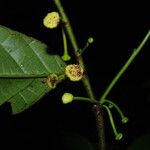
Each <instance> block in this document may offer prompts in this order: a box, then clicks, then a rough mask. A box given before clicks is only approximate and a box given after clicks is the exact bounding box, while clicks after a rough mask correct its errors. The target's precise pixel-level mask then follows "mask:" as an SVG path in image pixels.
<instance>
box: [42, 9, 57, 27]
mask: <svg viewBox="0 0 150 150" xmlns="http://www.w3.org/2000/svg"><path fill="white" fill-rule="evenodd" d="M59 22H60V16H59V13H57V12H51V13H48V14H47V15H46V17H45V18H44V19H43V24H44V26H45V27H47V28H50V29H53V28H56V27H57V26H58V24H59Z"/></svg>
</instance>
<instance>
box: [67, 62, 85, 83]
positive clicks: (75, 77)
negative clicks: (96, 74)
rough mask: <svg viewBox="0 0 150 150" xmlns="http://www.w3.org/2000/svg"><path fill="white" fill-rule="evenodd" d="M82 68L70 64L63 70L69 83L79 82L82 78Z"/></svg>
mask: <svg viewBox="0 0 150 150" xmlns="http://www.w3.org/2000/svg"><path fill="white" fill-rule="evenodd" d="M83 72H84V71H83V68H82V67H81V66H80V65H75V64H71V65H68V66H67V67H66V68H65V73H66V76H67V77H68V78H69V79H70V80H71V81H79V80H81V79H82V77H83Z"/></svg>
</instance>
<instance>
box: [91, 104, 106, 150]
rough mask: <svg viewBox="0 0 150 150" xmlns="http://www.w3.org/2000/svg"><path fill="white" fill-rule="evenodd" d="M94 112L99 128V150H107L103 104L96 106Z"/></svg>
mask: <svg viewBox="0 0 150 150" xmlns="http://www.w3.org/2000/svg"><path fill="white" fill-rule="evenodd" d="M93 112H94V115H95V119H96V124H97V126H98V128H97V129H98V136H99V137H98V138H99V143H98V144H99V145H98V148H99V150H105V149H106V145H105V132H104V120H103V109H102V105H101V104H95V105H94V106H93Z"/></svg>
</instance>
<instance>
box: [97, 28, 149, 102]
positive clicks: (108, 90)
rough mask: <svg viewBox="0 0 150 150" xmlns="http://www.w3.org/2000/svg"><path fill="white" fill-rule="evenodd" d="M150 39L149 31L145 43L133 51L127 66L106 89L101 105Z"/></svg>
mask: <svg viewBox="0 0 150 150" xmlns="http://www.w3.org/2000/svg"><path fill="white" fill-rule="evenodd" d="M149 37H150V30H149V31H148V33H147V34H146V36H145V38H144V39H143V41H142V42H141V44H140V45H139V46H138V48H137V49H135V50H134V51H133V53H132V55H131V56H130V57H129V59H128V60H127V62H126V63H125V65H124V66H123V67H122V68H121V70H120V71H119V72H118V73H117V75H116V76H115V77H114V79H113V80H112V81H111V83H110V84H109V86H108V87H107V88H106V90H105V92H104V94H103V95H102V96H101V98H100V102H101V103H103V101H104V100H105V99H106V97H107V95H108V94H109V93H110V91H111V90H112V88H113V87H114V85H115V84H116V83H117V81H118V80H119V79H120V77H121V76H122V75H123V73H124V72H125V71H126V70H127V68H128V67H129V65H130V64H131V63H132V62H133V60H134V59H135V57H136V56H137V54H139V52H140V51H141V50H142V48H143V46H144V45H145V43H146V42H147V40H148V39H149Z"/></svg>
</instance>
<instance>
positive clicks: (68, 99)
mask: <svg viewBox="0 0 150 150" xmlns="http://www.w3.org/2000/svg"><path fill="white" fill-rule="evenodd" d="M72 101H73V95H72V94H71V93H64V95H63V96H62V102H63V104H68V103H71V102H72Z"/></svg>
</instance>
